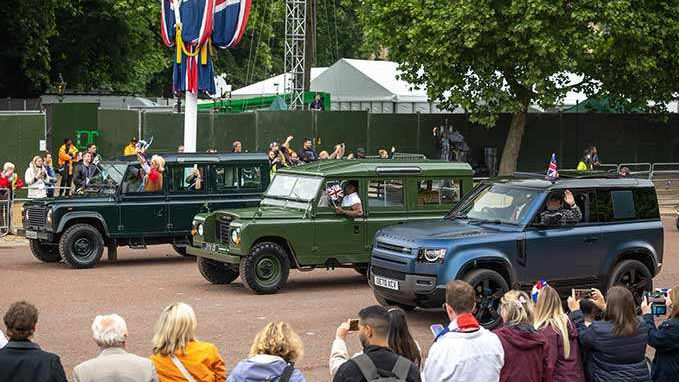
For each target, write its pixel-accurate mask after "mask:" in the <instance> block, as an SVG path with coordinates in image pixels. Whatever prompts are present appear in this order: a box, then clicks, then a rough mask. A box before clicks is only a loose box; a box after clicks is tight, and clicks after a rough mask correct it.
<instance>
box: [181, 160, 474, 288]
mask: <svg viewBox="0 0 679 382" xmlns="http://www.w3.org/2000/svg"><path fill="white" fill-rule="evenodd" d="M347 184H352V185H353V186H354V187H356V186H357V190H356V191H357V194H358V198H359V199H360V204H361V209H362V211H363V213H362V214H361V215H360V216H358V217H354V218H352V217H348V216H347V215H345V214H340V213H338V212H337V211H336V207H335V206H341V205H342V197H344V198H346V197H347V196H346V195H344V196H343V195H342V193H343V190H346V187H345V186H346V185H347ZM471 188H472V169H471V167H470V166H469V165H468V164H466V163H454V162H445V161H434V160H426V159H415V160H413V159H409V160H402V159H391V160H370V159H368V160H331V161H321V162H315V163H311V164H306V165H303V166H299V167H294V168H287V169H281V170H279V171H278V172H277V173H276V175H275V176H274V178H273V179H272V182H271V184H270V186H269V188H268V189H267V191H266V192H265V194H264V196H263V198H262V201H261V202H260V205H259V207H253V208H237V209H228V210H217V211H213V212H211V213H201V214H199V215H196V217H195V218H194V221H193V226H194V229H193V246H190V247H188V248H187V250H188V252H189V253H190V254H193V255H195V256H197V257H198V261H197V263H198V269H199V271H200V273H201V274H202V275H203V277H204V278H205V279H206V280H208V281H209V282H211V283H213V284H228V283H230V282H232V281H234V280H235V279H236V278H238V276H239V275H240V277H241V280H242V281H243V284H244V285H245V286H246V287H247V288H249V289H250V290H252V291H253V292H255V293H257V294H269V293H276V292H277V291H278V290H279V289H280V288H281V287H283V285H285V283H286V282H287V279H288V275H289V272H290V269H298V270H301V271H306V270H312V269H314V268H326V269H333V268H340V267H342V268H347V267H350V268H354V269H356V271H358V272H360V273H362V274H365V273H366V271H367V269H368V265H369V263H370V252H371V248H372V243H373V237H374V235H375V233H376V232H377V231H378V230H379V229H381V228H382V227H385V226H387V225H392V224H401V223H405V222H412V221H419V220H427V219H435V218H440V217H441V216H443V215H444V214H445V213H446V212H447V211H449V210H450V209H451V208H452V206H453V205H454V204H455V203H457V202H458V201H459V200H460V197H462V196H463V195H465V194H466V193H467V192H469V190H471ZM359 199H356V195H354V196H352V200H353V201H354V203H358V202H359ZM346 208H349V207H345V209H346Z"/></svg>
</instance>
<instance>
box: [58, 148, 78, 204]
mask: <svg viewBox="0 0 679 382" xmlns="http://www.w3.org/2000/svg"><path fill="white" fill-rule="evenodd" d="M77 154H78V149H77V148H76V147H75V146H73V141H72V140H71V138H64V144H63V145H62V146H61V147H60V148H59V162H58V163H59V172H60V173H61V182H59V192H58V193H57V195H68V194H69V193H70V192H71V190H70V188H71V183H72V182H73V164H74V163H75V162H76V156H77Z"/></svg>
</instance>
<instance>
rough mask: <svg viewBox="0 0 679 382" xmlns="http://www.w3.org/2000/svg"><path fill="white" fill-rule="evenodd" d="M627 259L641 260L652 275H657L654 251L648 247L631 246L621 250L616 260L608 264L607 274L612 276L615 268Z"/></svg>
mask: <svg viewBox="0 0 679 382" xmlns="http://www.w3.org/2000/svg"><path fill="white" fill-rule="evenodd" d="M625 260H637V261H640V262H641V263H642V264H644V266H646V268H648V270H649V272H651V276H653V277H655V275H656V265H657V264H656V259H655V256H654V255H653V253H652V252H651V251H650V250H648V248H643V247H640V248H630V249H626V250H625V251H622V252H620V253H619V254H618V255H617V256H616V257H615V260H614V261H613V262H612V263H611V264H610V265H609V266H608V269H607V272H606V275H608V276H610V274H611V272H613V269H615V267H616V266H617V265H618V264H620V262H622V261H625Z"/></svg>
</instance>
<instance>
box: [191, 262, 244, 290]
mask: <svg viewBox="0 0 679 382" xmlns="http://www.w3.org/2000/svg"><path fill="white" fill-rule="evenodd" d="M197 262H198V271H200V274H201V275H202V276H203V278H205V280H207V281H209V282H211V283H212V284H229V283H231V282H232V281H233V280H235V279H237V278H238V271H236V270H233V269H232V268H230V267H229V266H228V265H226V264H224V263H220V262H219V261H214V260H210V259H206V258H204V257H199V258H198V260H197Z"/></svg>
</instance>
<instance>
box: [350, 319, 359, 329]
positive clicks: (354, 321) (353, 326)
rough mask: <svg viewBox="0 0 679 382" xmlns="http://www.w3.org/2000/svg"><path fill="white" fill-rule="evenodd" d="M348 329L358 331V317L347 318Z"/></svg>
mask: <svg viewBox="0 0 679 382" xmlns="http://www.w3.org/2000/svg"><path fill="white" fill-rule="evenodd" d="M349 331H351V332H357V331H358V319H351V320H349Z"/></svg>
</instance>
